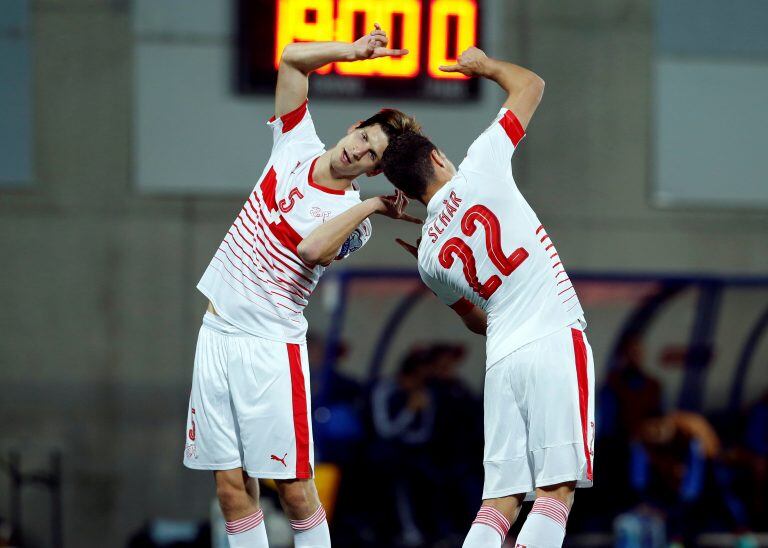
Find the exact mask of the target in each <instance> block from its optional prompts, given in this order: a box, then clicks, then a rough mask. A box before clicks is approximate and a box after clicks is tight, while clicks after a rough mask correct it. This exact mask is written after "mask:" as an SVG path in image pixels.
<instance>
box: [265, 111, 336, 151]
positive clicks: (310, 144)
mask: <svg viewBox="0 0 768 548" xmlns="http://www.w3.org/2000/svg"><path fill="white" fill-rule="evenodd" d="M267 125H268V126H269V127H270V128H271V129H272V154H275V153H276V152H281V151H284V150H285V149H287V148H291V149H292V150H293V151H294V152H295V153H296V154H298V155H304V156H307V157H311V156H312V155H315V154H316V153H317V152H318V150H322V149H323V148H324V146H323V143H322V141H320V138H319V137H318V136H317V132H316V131H315V124H314V122H313V121H312V115H311V114H310V112H309V107H308V101H304V102H303V103H302V104H301V105H300V106H298V107H297V108H296V109H294V110H292V111H291V112H289V113H287V114H283V115H282V116H280V117H279V118H276V117H275V116H272V118H270V119H269V121H268V122H267Z"/></svg>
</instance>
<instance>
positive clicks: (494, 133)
mask: <svg viewBox="0 0 768 548" xmlns="http://www.w3.org/2000/svg"><path fill="white" fill-rule="evenodd" d="M523 137H525V130H524V129H523V126H522V125H521V124H520V121H519V120H518V119H517V116H515V114H514V113H513V112H512V111H511V110H509V109H506V108H502V109H501V110H500V111H499V113H498V114H497V115H496V118H495V119H494V120H493V123H491V125H490V126H488V128H487V129H486V130H485V131H483V133H481V134H480V136H479V137H478V138H477V139H475V142H474V143H472V146H470V147H469V150H468V151H467V156H466V158H464V161H463V162H462V163H461V166H460V169H462V168H463V169H464V170H470V171H476V172H485V173H489V172H490V173H497V174H506V173H511V171H512V166H511V161H512V155H513V154H514V152H515V149H516V148H517V145H518V144H519V143H520V141H521V140H522V139H523Z"/></svg>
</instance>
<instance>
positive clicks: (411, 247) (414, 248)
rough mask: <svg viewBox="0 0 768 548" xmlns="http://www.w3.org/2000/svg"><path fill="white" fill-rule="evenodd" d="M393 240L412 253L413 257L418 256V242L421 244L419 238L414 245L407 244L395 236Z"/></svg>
mask: <svg viewBox="0 0 768 548" xmlns="http://www.w3.org/2000/svg"><path fill="white" fill-rule="evenodd" d="M395 241H396V242H397V243H398V245H399V246H400V247H402V248H403V249H405V250H406V251H407V252H408V253H410V254H411V255H413V258H414V259H418V258H419V244H421V238H419V239H418V240H416V245H413V244H409V243H408V242H406V241H405V240H401V239H400V238H395Z"/></svg>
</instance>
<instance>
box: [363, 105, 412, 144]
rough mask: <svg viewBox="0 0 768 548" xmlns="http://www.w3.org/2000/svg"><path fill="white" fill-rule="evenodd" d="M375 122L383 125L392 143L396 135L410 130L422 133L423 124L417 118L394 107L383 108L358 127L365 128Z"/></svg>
mask: <svg viewBox="0 0 768 548" xmlns="http://www.w3.org/2000/svg"><path fill="white" fill-rule="evenodd" d="M374 124H379V125H380V126H381V130H382V131H383V132H384V133H385V134H386V136H387V139H389V142H390V143H391V142H392V140H393V139H394V138H395V137H397V136H398V135H402V134H403V133H406V132H408V131H413V132H415V133H421V125H420V124H419V123H418V122H417V121H416V118H414V117H413V116H408V115H407V114H406V113H404V112H402V111H400V110H397V109H394V108H383V109H381V110H380V111H379V112H377V113H376V114H374V115H373V116H371V117H370V118H368V119H367V120H364V121H362V122H360V125H358V126H357V127H358V128H364V127H368V126H372V125H374Z"/></svg>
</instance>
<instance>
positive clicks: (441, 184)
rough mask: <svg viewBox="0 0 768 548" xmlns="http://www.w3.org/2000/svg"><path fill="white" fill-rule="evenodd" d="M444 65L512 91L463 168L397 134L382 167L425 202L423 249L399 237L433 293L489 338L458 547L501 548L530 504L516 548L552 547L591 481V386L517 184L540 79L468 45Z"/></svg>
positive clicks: (585, 354)
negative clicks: (476, 480)
mask: <svg viewBox="0 0 768 548" xmlns="http://www.w3.org/2000/svg"><path fill="white" fill-rule="evenodd" d="M441 70H443V71H446V72H460V73H462V74H465V75H467V76H482V77H485V78H489V79H491V80H493V81H495V82H496V83H498V84H499V85H500V86H501V87H502V88H503V89H504V90H505V91H506V92H507V94H508V96H507V99H506V101H505V102H504V105H503V107H502V109H501V110H500V111H499V113H498V115H497V116H496V118H495V120H494V121H493V123H492V124H491V125H490V127H488V128H487V129H486V130H485V131H484V132H483V133H482V134H481V135H480V136H479V137H478V138H477V139H476V140H475V142H474V143H473V144H472V146H471V147H470V148H469V150H468V152H467V155H466V157H465V158H464V161H463V162H462V163H461V164H460V165H459V168H458V169H456V168H454V166H453V164H452V163H451V162H450V161H449V160H448V158H446V157H445V155H444V154H443V153H442V152H441V151H440V150H439V149H438V148H437V147H436V146H435V145H434V144H432V142H430V141H429V139H427V138H426V137H424V136H423V135H419V134H416V133H408V134H405V135H403V136H401V137H398V138H396V139H394V140H393V141H392V142H391V143H390V145H389V148H387V151H386V153H385V154H384V162H383V165H384V173H385V174H386V176H387V177H388V178H389V180H390V181H391V182H392V183H393V184H394V185H395V186H396V187H397V188H398V189H400V190H402V191H403V192H404V193H405V194H406V195H407V196H409V197H411V198H415V199H417V200H419V201H420V202H422V203H423V204H424V205H426V207H427V218H426V220H425V222H424V226H423V229H422V237H421V241H420V242H417V245H418V247H416V246H413V245H411V244H408V243H406V242H403V241H401V240H398V242H399V243H400V245H402V246H403V247H404V248H405V249H406V250H407V251H409V252H410V253H412V254H413V255H414V256H416V257H417V258H418V266H419V272H420V274H421V277H422V279H423V280H424V282H425V283H426V284H427V285H428V286H429V287H430V288H431V289H432V290H433V291H434V292H435V293H436V294H437V296H438V297H439V298H440V299H441V300H442V301H443V302H444V303H445V304H448V305H449V306H451V308H453V309H454V310H455V311H456V312H457V313H458V314H459V315H460V316H461V317H462V319H463V320H464V323H465V324H466V325H467V326H468V327H469V329H471V330H472V331H474V332H477V333H481V334H485V335H487V342H486V352H487V358H486V363H487V366H486V377H485V394H484V407H485V411H484V415H485V416H484V421H485V427H484V429H485V449H484V457H483V464H484V467H485V483H484V486H483V503H482V506H481V507H480V511H479V512H478V514H477V518H476V519H475V521H474V522H473V524H472V526H471V528H470V530H469V533H468V535H467V537H466V540H465V541H464V546H465V547H467V548H475V547H492V546H495V547H499V546H501V545H502V543H503V541H504V539H505V537H506V535H507V532H508V530H509V527H510V525H511V524H512V523H514V521H515V519H516V518H517V515H518V513H519V511H520V505H521V503H522V501H523V500H524V499H525V498H528V499H532V498H534V497H535V502H534V504H533V509H532V510H531V513H530V514H529V516H528V519H527V520H526V522H525V524H524V525H523V528H522V531H521V532H520V536H519V537H518V539H517V546H519V547H527V548H533V547H544V546H546V547H552V546H561V545H562V543H563V539H564V536H565V525H566V521H567V519H568V513H569V511H570V508H571V505H572V504H573V496H574V488H575V487H588V486H591V484H592V457H593V449H592V447H593V436H594V420H593V416H594V415H593V382H594V381H593V363H592V351H591V349H590V346H589V343H588V342H587V339H586V337H585V335H584V331H583V330H584V327H585V326H586V323H585V322H584V319H583V311H582V309H581V305H580V304H579V299H578V297H577V296H576V291H575V290H574V288H573V285H572V284H571V281H570V279H569V278H568V274H567V273H566V271H565V268H564V267H563V263H562V261H561V260H560V258H559V257H558V254H557V251H556V249H555V246H554V244H553V243H552V241H551V239H550V237H549V236H548V235H547V231H546V229H545V228H544V226H543V225H542V224H541V223H540V222H539V219H538V218H537V217H536V214H535V213H534V212H533V210H532V209H531V207H530V206H529V205H528V203H527V202H526V201H525V199H524V198H523V196H522V194H520V191H519V190H518V188H517V186H516V185H515V181H514V179H513V178H512V167H511V159H512V154H513V152H514V151H515V148H516V147H517V145H518V143H519V142H520V140H521V139H522V138H523V136H524V134H525V128H526V127H527V126H528V123H529V122H530V120H531V116H532V115H533V113H534V111H535V110H536V107H537V106H538V104H539V101H540V100H541V96H542V93H543V91H544V82H543V81H542V80H541V78H539V77H538V76H536V75H535V74H534V73H532V72H530V71H528V70H526V69H524V68H521V67H519V66H517V65H513V64H511V63H506V62H503V61H499V60H496V59H491V58H489V57H487V56H486V55H485V53H484V52H483V51H481V50H479V49H477V48H474V47H473V48H469V49H468V50H466V51H465V52H464V53H462V55H461V56H460V57H459V59H458V63H457V64H455V65H451V66H445V67H441Z"/></svg>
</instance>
